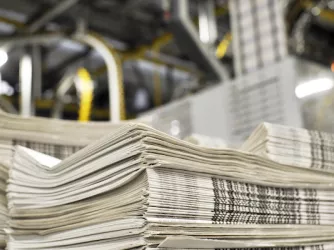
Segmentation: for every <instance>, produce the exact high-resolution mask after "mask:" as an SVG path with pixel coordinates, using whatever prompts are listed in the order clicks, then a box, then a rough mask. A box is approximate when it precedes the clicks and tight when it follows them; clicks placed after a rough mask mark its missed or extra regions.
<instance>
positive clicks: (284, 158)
mask: <svg viewBox="0 0 334 250" xmlns="http://www.w3.org/2000/svg"><path fill="white" fill-rule="evenodd" d="M242 149H243V150H246V151H249V152H253V153H255V154H258V155H261V156H264V157H267V158H269V159H272V160H273V161H276V162H279V163H282V164H288V165H294V166H298V167H303V168H312V169H317V170H319V171H325V172H334V135H333V134H329V133H324V132H319V131H311V130H306V129H302V128H293V127H287V126H283V125H277V124H270V123H263V124H261V125H260V126H258V127H257V128H256V130H255V131H254V132H253V134H252V135H251V136H250V137H249V139H248V140H247V141H246V142H245V143H244V145H243V146H242Z"/></svg>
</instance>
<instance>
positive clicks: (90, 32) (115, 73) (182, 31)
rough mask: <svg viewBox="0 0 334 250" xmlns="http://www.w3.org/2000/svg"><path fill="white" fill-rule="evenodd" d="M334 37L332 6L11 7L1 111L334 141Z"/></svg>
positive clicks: (2, 29)
mask: <svg viewBox="0 0 334 250" xmlns="http://www.w3.org/2000/svg"><path fill="white" fill-rule="evenodd" d="M241 2H242V4H241ZM333 32H334V1H333V0H280V1H271V0H243V1H241V0H235V1H234V0H233V1H232V0H230V1H227V0H159V1H157V0H94V1H88V0H61V1H58V0H11V1H0V67H1V68H0V75H1V77H0V107H1V108H2V109H4V110H6V111H7V112H10V113H18V114H21V115H24V116H31V115H37V116H46V117H53V118H55V119H59V118H61V119H74V120H81V121H87V120H111V121H114V122H117V121H119V120H124V119H133V118H138V119H139V120H146V121H150V122H151V123H152V124H153V125H154V126H155V127H157V128H159V129H161V130H163V131H165V132H168V133H170V134H173V135H175V136H178V137H182V138H184V137H187V136H189V135H190V134H192V133H200V134H207V135H210V136H219V137H222V138H225V139H228V140H230V141H232V142H233V143H237V142H239V141H241V140H243V139H244V137H245V135H247V134H249V131H251V130H253V128H254V127H255V126H256V125H257V124H258V123H259V122H261V121H269V122H276V123H283V124H289V125H294V126H305V127H307V128H312V129H320V130H325V131H329V132H334V119H333V117H334V113H333V107H334V92H333V86H334V82H333V79H334V78H333V71H334V43H333V39H334V36H333Z"/></svg>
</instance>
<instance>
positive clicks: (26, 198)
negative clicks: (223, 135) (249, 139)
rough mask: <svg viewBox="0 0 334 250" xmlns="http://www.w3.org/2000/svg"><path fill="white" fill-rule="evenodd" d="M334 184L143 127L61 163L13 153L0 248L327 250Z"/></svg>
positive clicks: (332, 244) (333, 226) (332, 229)
mask: <svg viewBox="0 0 334 250" xmlns="http://www.w3.org/2000/svg"><path fill="white" fill-rule="evenodd" d="M333 184H334V173H327V172H326V173H324V172H321V171H318V170H317V169H312V168H300V167H296V166H292V165H282V164H279V163H277V162H275V161H271V160H269V159H266V158H263V157H261V156H257V155H254V154H251V153H246V152H242V151H236V150H231V149H209V148H202V147H199V146H197V145H194V144H191V143H187V142H184V141H180V140H178V139H175V138H172V137H170V136H167V135H166V134H164V133H161V132H158V131H156V130H154V129H151V128H149V127H146V126H143V125H126V126H123V127H122V128H121V129H120V130H118V131H116V132H114V133H113V134H111V135H109V136H106V137H104V138H102V139H101V140H99V141H97V142H95V143H93V144H90V145H89V146H87V147H85V148H84V149H82V150H80V151H78V152H77V153H75V154H73V155H72V156H70V157H68V158H66V159H65V160H63V161H60V160H58V159H56V158H53V157H50V156H47V155H44V154H41V153H37V152H35V151H33V150H30V149H27V148H24V147H20V146H17V147H16V150H15V155H14V160H13V166H12V168H11V169H10V172H9V184H8V195H7V196H8V207H9V214H10V221H9V226H10V228H11V230H9V232H8V233H9V234H10V235H9V243H8V246H7V247H8V249H20V250H24V249H73V250H74V249H78V250H79V249H80V250H83V249H99V250H103V249H144V248H146V249H162V248H163V249H217V248H218V249H230V248H252V249H254V248H259V247H262V248H263V247H267V248H270V249H306V250H308V249H309V250H311V249H334V213H333V209H332V208H333V207H334V186H333ZM302 246H303V247H302ZM274 247H283V248H274ZM288 247H293V248H288Z"/></svg>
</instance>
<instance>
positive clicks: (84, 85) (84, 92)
mask: <svg viewBox="0 0 334 250" xmlns="http://www.w3.org/2000/svg"><path fill="white" fill-rule="evenodd" d="M77 75H78V79H77V80H78V88H79V91H80V108H79V121H82V122H86V121H89V118H90V113H91V109H92V101H93V81H92V79H91V77H90V75H89V73H88V71H87V70H86V69H85V68H80V69H79V70H78V73H77Z"/></svg>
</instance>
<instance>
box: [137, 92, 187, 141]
mask: <svg viewBox="0 0 334 250" xmlns="http://www.w3.org/2000/svg"><path fill="white" fill-rule="evenodd" d="M138 121H139V122H140V121H143V122H145V123H147V124H150V125H151V126H152V127H153V128H155V129H158V130H160V131H162V132H165V133H167V134H170V135H172V136H175V137H177V138H181V139H182V138H185V137H187V136H190V135H191V134H192V133H193V129H192V124H193V123H192V116H191V101H190V100H189V99H187V98H186V99H184V100H180V101H175V102H173V103H170V104H168V105H166V106H164V107H161V108H158V109H156V110H153V111H150V112H147V113H145V114H143V115H142V116H141V117H139V119H138Z"/></svg>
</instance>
